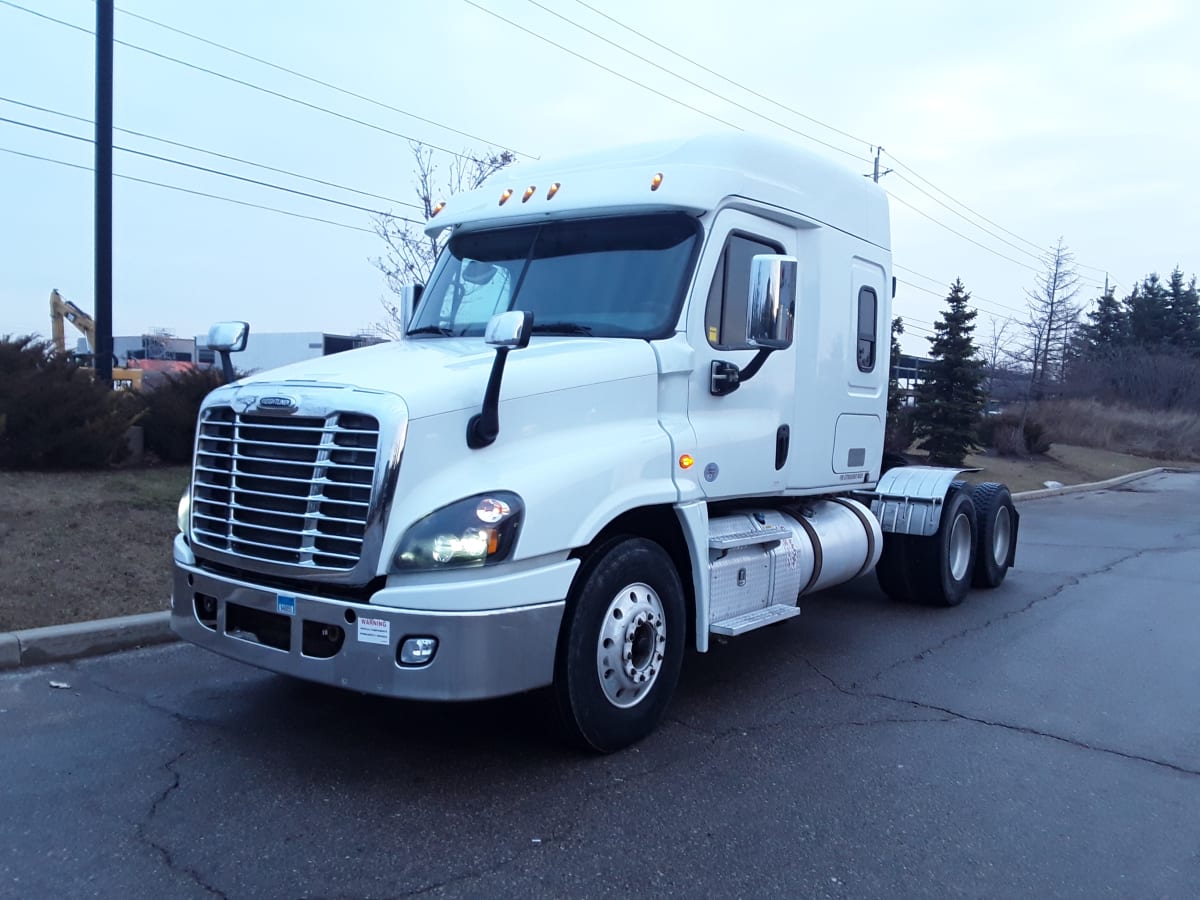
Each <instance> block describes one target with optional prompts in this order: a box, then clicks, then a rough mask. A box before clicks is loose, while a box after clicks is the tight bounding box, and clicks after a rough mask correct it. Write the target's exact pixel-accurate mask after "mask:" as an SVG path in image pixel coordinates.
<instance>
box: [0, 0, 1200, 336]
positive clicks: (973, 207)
mask: <svg viewBox="0 0 1200 900" xmlns="http://www.w3.org/2000/svg"><path fill="white" fill-rule="evenodd" d="M20 7H23V8H20ZM284 10H286V13H285V12H284ZM31 11H32V12H31ZM34 13H37V14H40V15H35V14H34ZM46 17H50V18H46ZM95 17H96V8H95V5H94V3H92V2H89V0H0V119H5V120H11V121H0V335H5V334H8V335H22V334H30V333H35V334H40V335H43V336H46V335H48V334H49V327H50V323H49V313H48V297H49V293H50V290H51V289H52V288H57V289H58V290H59V291H60V292H61V293H62V294H63V296H65V297H66V298H67V299H68V300H71V301H73V302H75V303H76V304H78V305H79V306H81V307H82V308H83V309H85V310H87V311H89V312H91V311H93V309H94V298H93V271H94V270H93V235H92V227H93V215H94V213H93V190H94V188H93V182H92V173H91V171H90V169H91V166H92V164H93V148H92V145H91V144H90V143H88V141H87V140H73V139H71V138H69V137H64V136H61V135H58V134H52V133H49V132H47V131H39V130H36V128H41V129H51V130H53V131H58V132H65V133H69V134H74V135H77V136H80V137H83V138H85V139H88V140H90V138H91V136H92V125H91V124H90V120H91V119H92V117H93V116H94V111H95V92H94V83H95V38H94V35H93V34H90V33H87V32H91V31H93V30H94V28H95ZM51 19H56V20H60V21H51ZM146 19H151V20H153V22H150V21H146ZM64 23H66V24H64ZM154 23H158V24H154ZM71 26H75V27H71ZM163 26H167V27H163ZM172 29H173V30H172ZM115 32H116V38H117V40H118V41H120V42H124V43H123V44H118V46H117V47H116V48H115V74H114V122H115V124H116V126H117V128H119V129H121V128H123V129H127V130H129V131H134V132H139V133H140V134H141V135H142V136H139V135H135V134H130V133H128V132H121V131H118V132H117V134H116V135H115V137H114V143H115V144H116V145H117V146H118V147H123V148H129V149H131V150H136V151H140V152H141V153H148V154H154V155H157V156H161V157H167V158H170V159H173V160H177V161H180V162H185V163H188V164H190V165H192V166H202V167H205V168H209V169H215V170H218V171H219V172H223V173H226V174H224V175H222V174H214V173H210V172H204V171H200V170H198V169H195V168H187V167H185V166H180V165H178V164H175V163H168V162H165V161H161V160H155V159H151V158H148V157H146V156H138V155H135V154H131V153H129V152H126V151H125V150H119V149H118V150H115V151H114V169H115V171H116V172H117V173H118V174H119V175H124V176H130V178H118V179H116V181H115V183H114V226H113V227H114V238H113V240H114V264H113V265H114V274H113V330H114V333H115V334H117V335H137V334H142V333H147V332H151V331H164V330H165V331H168V332H171V333H173V334H176V335H179V336H192V335H196V334H201V333H203V332H205V331H207V329H208V326H209V324H210V323H212V322H214V321H217V320H220V319H244V320H247V321H249V322H250V323H251V329H252V334H253V332H254V331H260V332H262V331H266V332H272V331H323V332H327V333H335V334H354V333H358V332H361V331H364V330H368V329H370V328H371V326H372V325H373V324H374V323H376V322H379V321H380V320H381V319H383V318H385V313H384V311H383V306H382V303H381V301H382V299H384V298H385V297H386V295H387V288H386V285H385V284H384V280H383V277H382V275H381V274H380V272H379V271H378V270H377V269H376V268H375V267H374V266H373V265H372V260H373V259H376V258H378V257H379V256H380V255H382V253H383V250H384V247H383V245H382V242H381V241H380V239H379V238H378V237H377V236H376V235H375V234H374V233H373V227H372V222H373V218H374V213H373V212H370V211H392V212H395V213H398V214H409V215H411V214H412V213H413V210H411V209H410V208H408V207H405V206H404V205H402V204H404V203H411V202H413V201H414V200H415V195H414V169H415V166H414V161H413V154H412V151H411V149H410V145H409V139H416V140H419V141H422V142H425V143H427V144H430V145H433V146H436V147H438V148H441V149H439V150H437V151H436V160H437V165H438V166H439V174H442V175H444V174H445V172H446V171H447V169H448V168H449V163H450V161H451V160H452V158H453V157H452V156H450V155H449V154H451V153H466V154H481V153H486V152H487V151H488V150H489V149H496V148H507V149H510V150H512V151H514V152H516V153H517V154H518V156H519V158H534V157H537V158H543V159H548V158H553V157H557V156H565V155H570V154H573V153H577V152H580V151H585V150H588V151H590V150H594V149H596V148H599V147H603V146H605V145H615V144H624V143H630V142H641V141H644V140H653V139H657V138H661V137H669V136H676V135H685V134H695V133H711V132H714V131H724V130H731V129H742V130H746V131H752V132H759V133H765V134H769V135H773V136H776V137H779V138H783V139H785V140H791V141H793V142H795V143H796V144H798V145H800V146H804V147H807V148H809V149H811V150H813V151H815V152H818V153H821V154H822V155H825V156H828V157H830V158H831V159H834V160H836V161H837V162H838V163H840V164H842V165H844V166H846V167H848V168H850V169H852V170H854V171H857V172H861V173H869V172H870V171H871V169H872V163H873V157H874V152H875V149H876V148H877V147H879V146H882V147H883V148H884V150H883V152H882V154H881V155H880V160H881V168H882V169H883V170H884V171H885V172H886V171H887V170H891V171H890V173H888V174H884V175H883V176H882V178H881V180H880V183H881V185H882V186H883V187H884V188H886V189H887V191H888V192H889V194H890V200H889V202H890V205H891V210H892V243H893V263H894V265H895V274H896V276H897V277H898V278H899V280H900V283H899V285H898V292H897V296H896V300H895V305H894V313H895V314H897V315H900V316H903V317H904V318H905V320H906V322H907V323H908V332H907V334H906V336H905V339H904V349H905V350H906V351H907V352H910V353H921V354H924V353H925V352H926V351H927V349H928V346H927V343H926V341H925V340H924V335H926V334H928V333H929V330H930V328H931V325H932V323H933V322H934V320H935V319H936V318H937V316H938V315H939V314H940V312H941V310H942V308H943V299H942V298H944V297H945V295H946V293H947V291H948V287H949V284H950V283H951V282H952V281H953V280H954V279H955V278H961V279H962V280H963V282H964V284H965V285H966V288H967V290H969V291H970V292H971V293H972V295H973V298H974V300H975V302H976V305H977V308H978V309H979V312H980V315H979V318H978V320H977V333H976V338H977V343H980V344H986V343H987V342H988V341H990V340H991V339H992V336H993V334H994V333H995V332H996V331H998V330H999V329H1001V328H1007V332H1006V333H1005V340H1008V339H1011V338H1012V337H1013V335H1015V334H1016V333H1017V331H1018V326H1019V323H1020V322H1021V321H1022V320H1024V319H1025V318H1027V313H1026V291H1027V290H1030V289H1032V288H1034V287H1035V280H1036V278H1037V275H1038V274H1039V272H1041V271H1042V270H1043V264H1042V262H1041V261H1040V256H1041V254H1043V253H1044V251H1045V249H1046V248H1049V247H1052V246H1053V245H1055V244H1056V243H1057V242H1058V240H1059V239H1060V238H1061V239H1062V241H1063V242H1064V244H1065V245H1066V247H1067V248H1068V249H1069V250H1070V251H1071V252H1072V253H1073V254H1074V257H1075V260H1076V263H1077V266H1078V273H1079V275H1080V278H1081V281H1082V284H1081V293H1080V295H1079V299H1080V300H1092V299H1094V298H1096V297H1098V296H1099V295H1100V293H1101V292H1102V290H1101V289H1102V286H1103V284H1104V283H1105V279H1106V278H1107V279H1108V281H1109V282H1110V283H1111V284H1114V285H1115V287H1116V293H1117V295H1118V296H1123V295H1124V293H1126V292H1127V291H1128V290H1129V288H1130V287H1131V286H1132V285H1133V284H1134V283H1136V282H1137V281H1139V280H1140V279H1141V278H1143V277H1144V276H1145V275H1147V274H1148V273H1150V272H1159V273H1160V274H1162V275H1164V276H1165V275H1166V274H1167V273H1168V272H1170V270H1171V269H1172V268H1174V267H1176V266H1179V267H1180V268H1181V269H1183V271H1184V272H1185V274H1187V275H1189V276H1190V275H1191V274H1193V273H1195V272H1197V271H1198V270H1200V191H1198V189H1197V188H1196V186H1195V175H1194V169H1195V159H1196V154H1197V148H1198V147H1200V54H1198V53H1197V47H1198V46H1200V4H1195V3H1190V2H1187V0H1179V2H1176V0H1141V2H1138V3H1136V4H1134V3H1129V2H1123V0H1079V2H1076V0H1039V2H1028V0H1008V2H1003V3H998V2H984V0H977V2H959V0H907V2H905V3H894V2H871V0H863V2H860V3H856V4H850V5H848V4H835V3H812V2H807V0H797V2H788V3H784V2H768V0H740V2H738V3H729V2H716V0H586V2H581V0H391V2H388V0H341V2H338V3H332V2H328V0H326V2H316V0H292V2H289V3H287V4H283V3H279V2H265V0H236V2H235V0H207V2H205V3H195V2H187V3H185V2H182V0H158V2H150V0H118V3H117V13H116V19H115ZM197 38H199V39H202V40H198V39H197ZM205 41H207V42H210V43H205ZM214 44H221V45H225V47H227V48H231V49H232V50H234V51H239V52H240V53H241V54H246V55H248V56H254V57H258V58H260V59H261V60H264V61H266V62H267V63H272V64H274V65H275V66H278V67H283V68H286V69H291V70H293V71H294V72H295V73H300V74H299V75H296V74H289V73H287V72H284V71H281V70H280V69H279V68H272V67H271V66H268V65H265V64H263V63H260V62H255V61H253V60H251V59H249V58H247V56H240V55H237V53H234V52H230V50H228V49H221V48H220V47H217V46H214ZM139 48H140V49H139ZM204 70H208V71H204ZM300 75H303V76H307V78H308V79H315V80H318V81H321V82H325V83H326V85H328V86H322V85H320V84H317V83H315V82H314V81H311V80H306V79H305V78H302V77H300ZM338 89H340V90H338ZM351 94H357V95H360V96H359V97H355V96H351ZM14 101H15V102H14ZM21 104H24V105H21ZM31 107H40V108H41V109H40V110H39V109H34V108H31ZM389 107H390V108H389ZM58 113H65V114H67V115H68V116H74V117H78V118H74V119H73V118H65V117H64V116H62V115H58ZM80 119H83V120H86V121H80ZM353 120H358V121H353ZM15 123H22V124H15ZM29 126H36V128H33V127H29ZM151 137H153V138H159V139H162V140H168V141H173V142H175V144H165V143H162V140H159V141H155V140H151V139H150V138H151ZM179 144H185V145H189V146H190V147H192V148H199V150H206V151H210V152H211V153H220V154H224V155H225V156H227V157H236V158H238V159H240V160H243V161H245V162H234V161H232V160H230V159H222V158H218V157H214V156H212V155H208V154H204V153H201V152H198V151H197V150H195V149H186V148H184V147H181V146H178V145H179ZM16 154H26V155H24V156H22V155H16ZM33 157H43V158H44V159H36V158H33ZM46 159H52V160H57V161H58V163H52V162H48V161H46ZM59 163H68V164H70V166H64V165H61V164H59ZM246 163H258V164H260V165H261V166H271V167H273V168H275V169H281V170H285V171H286V172H287V173H292V174H283V173H280V172H271V171H267V170H265V169H263V168H259V167H255V166H251V165H247V164H246ZM71 166H74V168H73V167H71ZM229 175H236V176H238V177H239V178H241V179H253V180H259V181H264V182H271V183H273V184H276V185H279V186H282V187H286V188H289V189H291V190H292V191H300V192H304V193H308V194H312V195H316V197H305V196H301V195H299V194H296V193H289V192H285V191H280V190H275V189H271V188H267V187H263V186H260V185H255V184H252V183H250V181H246V180H237V179H235V178H231V177H228V176H229ZM296 175H300V176H307V178H309V179H318V180H319V181H321V182H326V183H325V184H321V183H316V182H314V181H311V180H303V179H301V178H298V177H295V176H296ZM131 179H142V180H141V181H135V180H131ZM146 182H157V183H158V184H148V183H146ZM161 185H169V186H170V187H163V186H161ZM180 189H182V190H180ZM347 189H349V190H347ZM185 191H192V192H198V193H186V192H185ZM201 194H208V195H214V196H201ZM218 197H219V198H224V199H217V198H218ZM231 200H232V201H238V202H237V203H234V202H230V201H231ZM330 201H337V202H330ZM246 204H254V205H256V206H251V205H246ZM257 207H270V208H271V209H261V208H257ZM355 207H361V208H355ZM303 217H308V218H303ZM317 220H326V221H317ZM331 223H337V224H331ZM252 339H253V338H252Z"/></svg>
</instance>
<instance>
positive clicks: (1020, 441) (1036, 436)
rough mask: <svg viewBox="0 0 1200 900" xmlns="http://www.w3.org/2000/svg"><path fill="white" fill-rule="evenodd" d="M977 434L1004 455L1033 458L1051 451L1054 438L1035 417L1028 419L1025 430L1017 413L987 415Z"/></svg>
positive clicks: (983, 442) (980, 421)
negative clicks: (1032, 455) (1049, 435)
mask: <svg viewBox="0 0 1200 900" xmlns="http://www.w3.org/2000/svg"><path fill="white" fill-rule="evenodd" d="M975 433H976V436H977V439H978V441H979V443H980V444H982V445H983V446H985V447H988V448H990V449H992V450H994V451H996V453H998V454H1000V455H1001V456H1029V455H1031V454H1039V453H1045V452H1047V451H1048V450H1049V449H1050V439H1049V437H1048V435H1047V433H1046V429H1045V427H1044V426H1043V425H1042V424H1041V422H1039V421H1038V420H1037V419H1035V418H1034V417H1033V416H1026V417H1025V426H1024V428H1022V427H1021V414H1020V413H1019V412H1016V411H1013V410H1009V411H1006V412H1002V413H999V414H998V415H994V416H984V417H983V418H981V419H980V420H979V424H978V425H977V426H976V429H975Z"/></svg>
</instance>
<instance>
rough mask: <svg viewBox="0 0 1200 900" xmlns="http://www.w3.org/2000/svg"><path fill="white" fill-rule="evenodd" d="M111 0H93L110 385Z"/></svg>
mask: <svg viewBox="0 0 1200 900" xmlns="http://www.w3.org/2000/svg"><path fill="white" fill-rule="evenodd" d="M112 138H113V0H96V169H95V176H96V222H95V226H94V238H95V249H94V254H95V266H96V269H95V282H96V283H95V294H96V346H95V347H93V348H92V352H93V353H95V358H94V359H93V361H92V364H93V365H94V366H95V367H96V381H97V382H99V383H100V384H107V385H109V386H111V385H112V368H113V366H112V359H113V333H112V182H113V177H112Z"/></svg>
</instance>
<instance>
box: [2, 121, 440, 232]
mask: <svg viewBox="0 0 1200 900" xmlns="http://www.w3.org/2000/svg"><path fill="white" fill-rule="evenodd" d="M0 122H6V123H8V124H9V125H19V126H20V127H22V128H31V129H33V130H34V131H41V132H44V133H46V134H53V135H56V136H58V137H64V138H70V139H71V140H73V141H81V142H82V143H85V144H93V143H95V141H93V140H92V138H88V137H82V136H81V135H78V134H69V133H68V132H65V131H58V130H56V129H54V128H46V127H44V126H42V125H34V124H32V123H30V122H21V121H19V120H17V119H9V118H6V117H4V116H0ZM113 149H114V150H120V151H121V152H122V153H130V154H132V155H134V156H140V157H143V158H144V159H153V160H156V161H158V162H164V163H169V164H170V165H173V166H182V167H183V168H185V169H192V170H194V171H197V172H204V173H206V174H209V175H219V176H221V177H222V178H231V179H233V180H234V181H241V182H243V183H245V184H253V185H256V186H258V187H264V188H269V189H271V190H274V191H282V192H284V193H287V194H294V195H295V196H297V197H306V198H308V199H309V200H319V201H321V202H322V203H330V204H333V205H334V206H341V207H345V208H346V209H353V210H357V211H358V212H365V213H371V214H373V215H377V216H385V215H389V214H388V213H385V212H384V211H383V210H379V209H371V208H369V207H366V206H359V205H358V204H357V203H347V202H345V201H344V200H335V199H333V198H332V197H323V196H321V195H320V194H311V193H309V192H308V191H298V190H296V189H295V188H289V187H284V186H283V185H280V184H273V183H271V182H269V181H260V180H259V179H257V178H248V177H246V176H245V175H235V174H233V173H232V172H223V171H221V170H220V169H210V168H209V167H207V166H199V165H196V164H195V163H189V162H184V161H183V160H181V159H172V158H171V157H169V156H159V155H158V154H157V153H147V152H145V151H144V150H134V149H132V148H130V147H121V146H118V145H116V144H114V145H113ZM394 218H399V219H401V221H404V222H408V223H410V224H413V225H420V224H422V223H420V222H417V221H416V220H414V219H405V218H403V217H401V216H395V217H394Z"/></svg>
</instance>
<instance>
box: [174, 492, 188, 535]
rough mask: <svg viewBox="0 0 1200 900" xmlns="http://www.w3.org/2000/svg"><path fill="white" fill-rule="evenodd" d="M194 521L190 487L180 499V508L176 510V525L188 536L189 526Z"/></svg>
mask: <svg viewBox="0 0 1200 900" xmlns="http://www.w3.org/2000/svg"><path fill="white" fill-rule="evenodd" d="M191 521H192V488H191V486H190V485H189V486H188V489H187V490H186V491H184V492H183V496H182V497H180V498H179V506H178V507H177V508H176V510H175V524H176V525H178V526H179V530H180V531H182V532H183V533H184V535H188V526H189V525H190V524H191Z"/></svg>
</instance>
